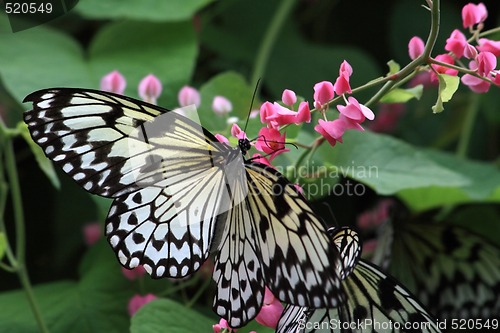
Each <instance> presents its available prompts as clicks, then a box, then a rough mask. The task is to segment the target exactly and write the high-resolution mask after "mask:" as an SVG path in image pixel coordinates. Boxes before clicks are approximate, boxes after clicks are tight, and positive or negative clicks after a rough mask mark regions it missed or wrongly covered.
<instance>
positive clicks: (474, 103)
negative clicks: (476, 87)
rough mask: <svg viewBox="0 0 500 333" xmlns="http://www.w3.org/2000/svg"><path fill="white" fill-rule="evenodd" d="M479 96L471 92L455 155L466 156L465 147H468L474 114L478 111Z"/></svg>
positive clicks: (474, 119)
mask: <svg viewBox="0 0 500 333" xmlns="http://www.w3.org/2000/svg"><path fill="white" fill-rule="evenodd" d="M479 104H480V98H479V95H478V94H471V98H470V103H469V107H468V110H467V113H466V116H465V120H464V124H463V126H462V133H461V135H460V136H459V140H458V144H457V151H456V155H457V156H458V157H461V158H465V157H467V149H468V147H469V143H470V138H471V134H472V129H473V128H474V123H475V121H476V116H477V114H478V111H479Z"/></svg>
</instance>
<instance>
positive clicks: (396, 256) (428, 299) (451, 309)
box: [380, 221, 500, 320]
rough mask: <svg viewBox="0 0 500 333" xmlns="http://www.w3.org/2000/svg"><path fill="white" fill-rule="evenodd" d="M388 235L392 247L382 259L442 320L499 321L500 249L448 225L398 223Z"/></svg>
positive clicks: (391, 225)
mask: <svg viewBox="0 0 500 333" xmlns="http://www.w3.org/2000/svg"><path fill="white" fill-rule="evenodd" d="M383 230H384V234H383V235H382V236H381V237H382V239H385V238H391V239H392V246H391V247H389V248H384V249H381V250H385V251H387V250H389V251H390V255H387V254H382V255H380V257H389V258H390V260H391V261H390V266H389V271H390V272H391V274H393V275H394V276H396V277H398V278H399V279H401V280H404V281H405V285H406V286H407V287H408V288H409V289H410V290H412V291H413V292H414V293H415V295H417V296H418V297H419V299H420V300H421V301H422V303H424V304H426V305H427V307H428V308H429V310H430V311H432V312H433V313H434V314H435V315H436V316H437V317H438V318H439V319H440V320H446V319H448V320H451V319H453V318H464V319H468V318H471V319H475V318H481V319H483V320H487V319H493V318H498V314H499V313H500V298H499V297H498V295H499V294H500V248H498V247H497V246H495V245H493V244H492V243H490V242H489V241H487V240H486V239H484V238H483V237H481V236H479V235H477V234H474V233H472V232H470V231H468V230H466V229H464V228H462V227H459V226H454V225H450V224H446V223H417V222H410V221H394V222H390V223H388V224H387V225H384V229H383ZM392 236H393V237H392ZM409 263H411V264H409Z"/></svg>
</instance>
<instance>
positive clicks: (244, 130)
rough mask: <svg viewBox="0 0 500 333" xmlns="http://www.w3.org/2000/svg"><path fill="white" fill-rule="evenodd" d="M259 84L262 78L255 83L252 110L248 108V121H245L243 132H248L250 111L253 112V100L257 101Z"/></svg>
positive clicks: (251, 103)
mask: <svg viewBox="0 0 500 333" xmlns="http://www.w3.org/2000/svg"><path fill="white" fill-rule="evenodd" d="M259 84H260V78H259V79H258V80H257V83H256V84H255V89H254V90H253V95H252V101H251V102H250V110H248V116H247V121H246V122H245V127H244V129H243V132H246V130H247V126H248V120H250V113H252V107H253V102H254V101H255V95H257V90H258V89H259Z"/></svg>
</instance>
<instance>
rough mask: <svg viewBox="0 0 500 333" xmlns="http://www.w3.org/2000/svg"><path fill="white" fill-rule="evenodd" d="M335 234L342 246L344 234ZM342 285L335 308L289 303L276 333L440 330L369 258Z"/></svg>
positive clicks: (361, 262) (360, 261) (393, 280)
mask: <svg viewBox="0 0 500 333" xmlns="http://www.w3.org/2000/svg"><path fill="white" fill-rule="evenodd" d="M339 232H340V233H344V231H343V230H340V231H339ZM333 237H334V238H337V239H338V240H339V241H336V242H335V243H336V244H337V245H339V244H341V243H342V242H341V241H340V240H341V238H342V237H344V236H342V235H340V238H339V234H338V233H337V234H334V235H333ZM339 250H340V252H341V253H342V252H343V251H342V249H339ZM342 285H343V288H344V291H345V293H346V298H347V300H346V301H345V302H343V303H341V304H340V305H339V306H338V307H336V308H330V309H313V308H305V307H298V306H293V305H287V306H286V307H285V310H284V312H283V314H282V317H281V319H280V321H279V323H278V328H277V332H279V333H298V332H330V333H333V332H335V333H337V332H410V331H411V332H440V330H439V328H438V327H437V326H436V324H435V321H434V319H433V318H432V316H431V315H430V314H429V313H428V312H427V311H426V310H425V309H424V308H423V307H422V305H421V304H420V303H419V302H418V301H417V300H416V299H415V298H414V297H413V296H412V295H411V294H410V293H409V292H408V291H407V290H406V288H404V287H403V286H402V285H401V284H400V283H399V282H397V281H396V280H395V279H393V278H392V277H390V276H388V275H386V274H385V273H383V272H382V271H381V270H380V269H379V268H378V267H377V266H375V265H373V264H371V263H369V262H367V261H364V260H362V259H360V260H359V262H358V264H357V265H356V266H355V268H354V270H353V271H352V273H351V274H350V275H348V276H347V277H346V278H345V279H344V280H343V282H342Z"/></svg>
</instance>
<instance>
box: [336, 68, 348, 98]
mask: <svg viewBox="0 0 500 333" xmlns="http://www.w3.org/2000/svg"><path fill="white" fill-rule="evenodd" d="M333 90H334V91H335V93H336V94H337V95H342V94H345V93H348V94H350V93H352V90H351V85H350V84H349V76H348V75H347V73H345V72H344V73H342V74H340V75H339V77H338V78H337V80H335V84H334V85H333Z"/></svg>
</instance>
